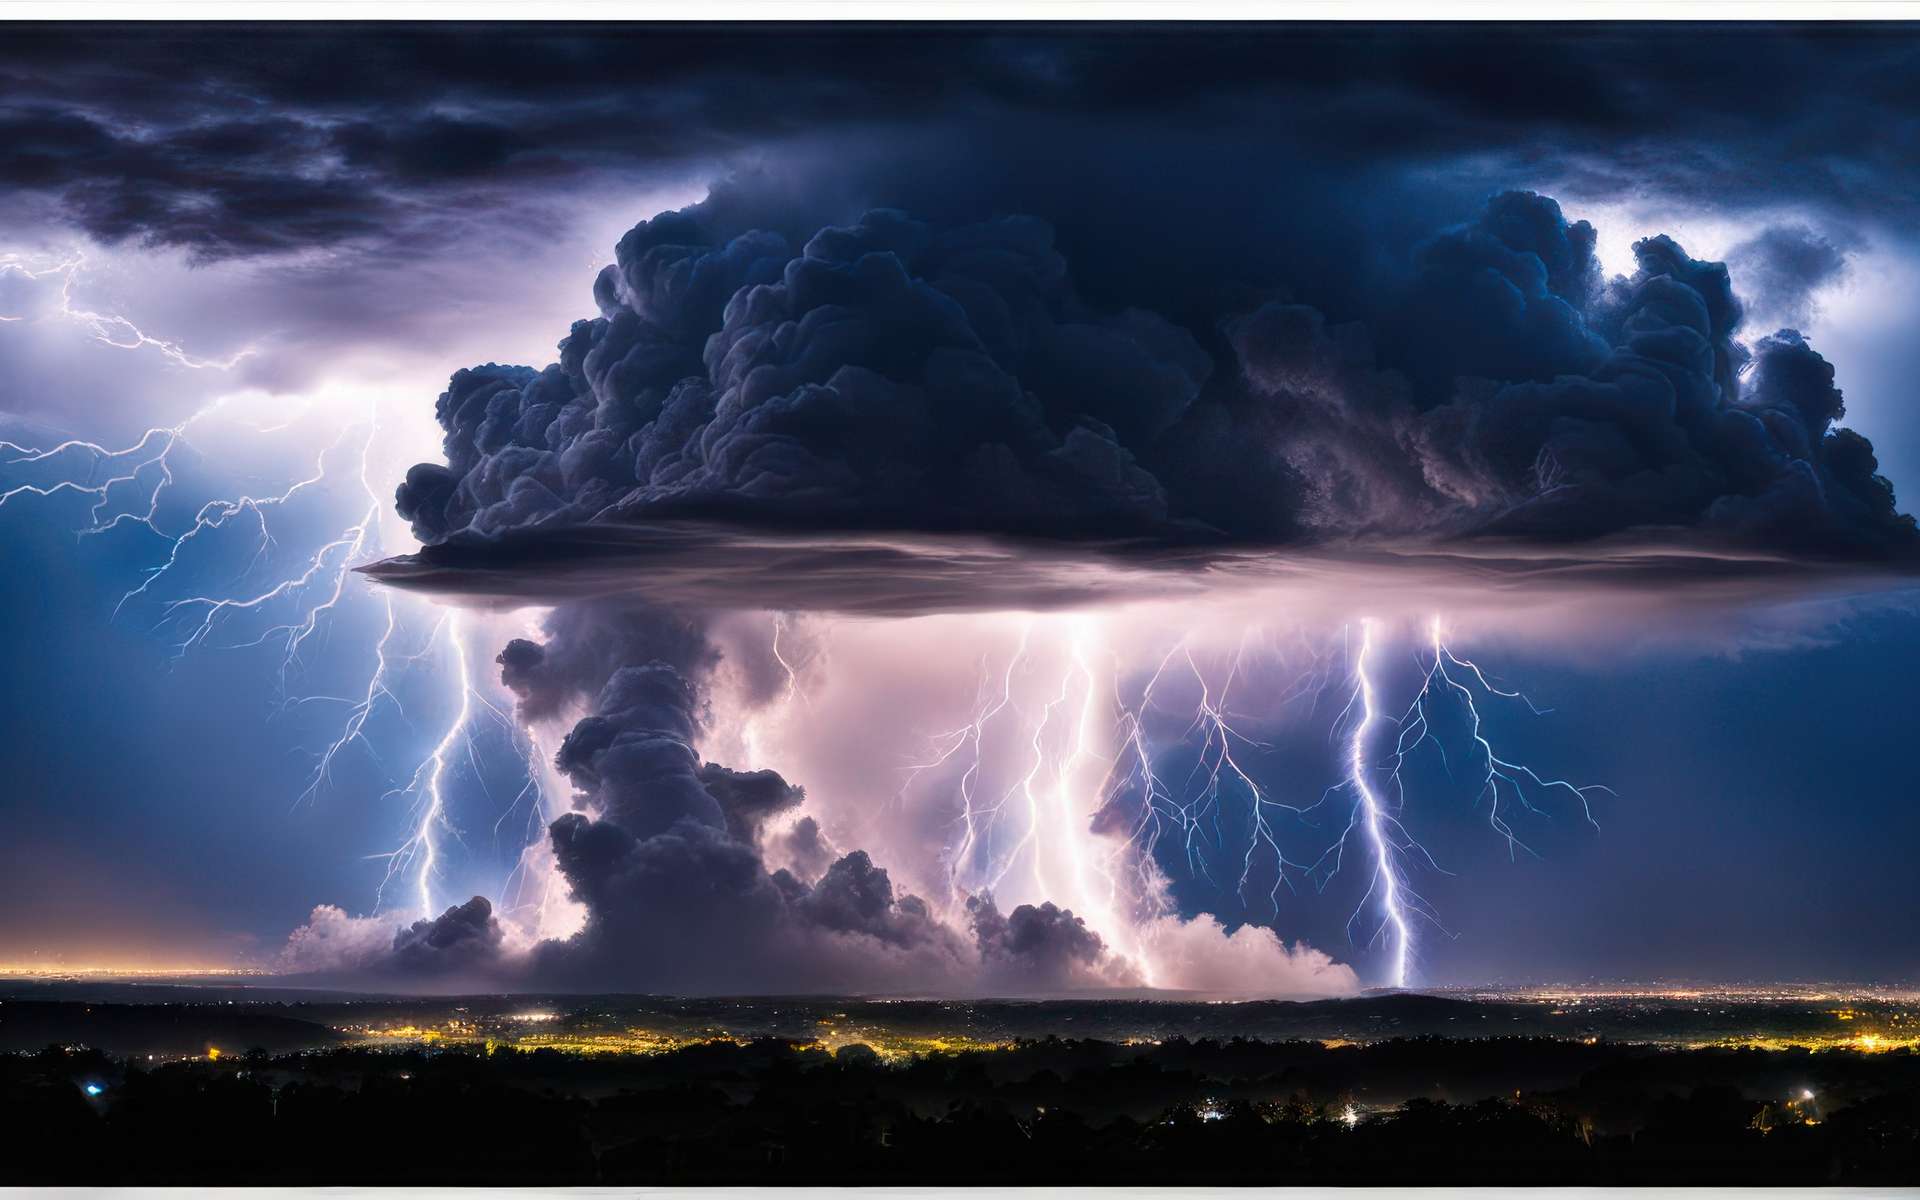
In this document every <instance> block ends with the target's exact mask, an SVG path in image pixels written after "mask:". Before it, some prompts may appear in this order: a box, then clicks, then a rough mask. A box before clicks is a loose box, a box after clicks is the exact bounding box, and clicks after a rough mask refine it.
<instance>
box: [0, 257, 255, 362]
mask: <svg viewBox="0 0 1920 1200" xmlns="http://www.w3.org/2000/svg"><path fill="white" fill-rule="evenodd" d="M86 266H87V256H86V255H85V254H83V253H80V252H79V251H75V252H74V253H73V254H72V256H71V257H69V258H66V259H63V260H61V261H60V262H58V263H55V264H54V265H53V266H51V267H43V268H41V269H40V270H37V271H36V270H34V269H32V268H30V267H28V266H27V265H26V263H25V261H24V260H23V259H22V258H21V256H20V255H18V254H11V253H9V254H4V255H0V272H6V271H13V272H17V273H19V274H21V275H24V276H26V277H27V278H28V279H35V280H38V279H44V278H46V277H47V276H49V275H58V276H59V277H60V308H59V310H58V311H59V314H60V315H61V316H63V317H66V318H67V319H69V320H71V321H75V322H78V323H79V324H80V325H82V326H83V327H85V329H86V330H87V332H88V334H89V335H90V336H91V337H92V338H93V340H94V341H96V342H101V343H103V344H105V345H108V346H112V347H114V348H115V349H118V350H141V349H152V350H157V351H159V352H160V353H161V354H162V355H163V356H165V358H166V359H167V361H169V362H171V363H173V364H174V365H175V366H181V367H186V368H189V369H191V370H195V371H231V370H233V368H235V367H237V366H239V365H240V363H241V362H242V361H243V360H245V359H247V358H249V357H251V356H252V355H253V353H254V349H253V347H251V346H248V347H245V348H243V349H241V350H240V351H238V352H237V353H235V354H232V355H229V356H228V357H226V358H201V357H198V356H196V355H192V354H188V353H187V352H186V350H185V349H184V348H183V347H182V346H181V345H180V344H179V343H178V342H170V341H168V340H166V339H165V338H157V337H153V336H152V335H150V334H147V333H145V332H143V331H142V330H141V329H140V327H139V326H138V325H135V324H134V323H133V322H132V321H129V320H128V319H127V318H125V317H123V316H120V315H119V314H117V313H103V312H95V311H93V310H92V309H89V308H80V307H78V306H77V305H76V304H75V303H74V299H73V287H74V283H75V281H76V280H77V279H78V278H79V276H80V272H81V271H83V270H85V269H86ZM25 319H26V318H25V317H18V316H14V317H9V316H0V322H15V321H23V320H25Z"/></svg>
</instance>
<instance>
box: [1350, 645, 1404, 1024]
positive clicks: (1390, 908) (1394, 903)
mask: <svg viewBox="0 0 1920 1200" xmlns="http://www.w3.org/2000/svg"><path fill="white" fill-rule="evenodd" d="M1372 648H1373V622H1372V621H1369V620H1362V621H1361V622H1360V653H1359V656H1358V657H1357V658H1356V659H1355V660H1354V667H1353V670H1354V679H1355V684H1356V687H1357V689H1358V693H1359V701H1360V720H1359V722H1358V723H1357V724H1356V725H1355V726H1354V727H1353V734H1352V736H1351V737H1350V738H1349V739H1348V742H1347V772H1348V774H1347V780H1348V782H1349V783H1351V784H1352V785H1353V789H1354V794H1355V796H1356V797H1357V798H1358V799H1359V808H1360V811H1361V813H1362V814H1363V816H1364V819H1365V823H1366V831H1367V840H1368V841H1369V842H1370V843H1371V844H1372V846H1373V882H1372V884H1370V885H1369V887H1368V889H1367V894H1368V896H1372V895H1373V894H1374V892H1375V891H1376V890H1377V891H1378V892H1379V894H1380V906H1381V909H1382V911H1383V912H1385V914H1386V918H1385V922H1384V924H1383V926H1382V931H1383V932H1384V931H1385V930H1386V929H1388V928H1391V930H1392V933H1391V937H1390V940H1391V942H1392V949H1393V957H1392V959H1391V963H1392V966H1391V968H1390V970H1389V972H1388V981H1389V983H1391V984H1392V986H1394V987H1397V988H1404V987H1406V986H1407V959H1408V957H1409V955H1410V954H1411V951H1412V949H1413V946H1412V943H1413V931H1412V929H1411V928H1410V927H1409V925H1408V923H1407V914H1406V913H1405V912H1404V911H1403V910H1402V909H1401V906H1400V894H1401V892H1402V891H1403V890H1404V889H1403V887H1402V885H1401V882H1400V872H1399V868H1398V866H1397V865H1396V864H1395V862H1394V853H1395V849H1396V847H1395V846H1394V845H1393V844H1392V843H1391V842H1390V841H1389V840H1388V837H1387V828H1386V827H1387V822H1388V820H1389V819H1390V818H1388V817H1387V815H1386V814H1385V813H1384V812H1383V811H1382V806H1381V803H1380V797H1379V796H1377V795H1376V794H1375V793H1374V790H1373V784H1372V783H1371V782H1370V781H1369V780H1368V778H1367V776H1368V774H1369V773H1370V771H1371V767H1370V765H1369V764H1368V762H1367V734H1368V733H1369V732H1370V731H1371V730H1372V728H1373V722H1374V718H1375V716H1376V714H1375V712H1374V696H1373V678H1372V676H1371V675H1369V674H1368V672H1367V654H1368V652H1369V651H1370V650H1372ZM1395 823H1396V824H1397V822H1395ZM1363 903H1364V901H1363Z"/></svg>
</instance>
